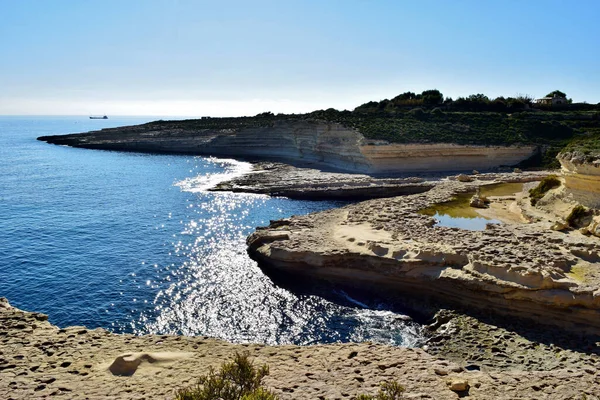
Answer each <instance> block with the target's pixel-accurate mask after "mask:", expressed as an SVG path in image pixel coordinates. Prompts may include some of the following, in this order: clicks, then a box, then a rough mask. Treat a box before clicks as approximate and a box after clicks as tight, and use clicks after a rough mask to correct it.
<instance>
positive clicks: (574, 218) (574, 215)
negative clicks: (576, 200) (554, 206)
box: [566, 204, 587, 228]
mask: <svg viewBox="0 0 600 400" xmlns="http://www.w3.org/2000/svg"><path fill="white" fill-rule="evenodd" d="M586 214H587V210H586V209H585V207H584V206H582V205H580V204H578V205H576V206H575V207H573V209H572V210H571V212H570V213H569V215H568V216H567V219H566V221H567V224H569V226H570V227H573V228H575V227H577V222H578V221H580V220H581V219H582V218H583V217H585V216H586Z"/></svg>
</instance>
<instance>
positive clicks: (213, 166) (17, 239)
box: [0, 116, 421, 346]
mask: <svg viewBox="0 0 600 400" xmlns="http://www.w3.org/2000/svg"><path fill="white" fill-rule="evenodd" d="M156 119H158V117H115V118H110V119H108V120H90V119H89V118H88V117H86V116H71V117H58V116H52V117H47V116H40V117H32V116H0V296H2V297H7V298H8V300H9V301H10V303H11V304H12V305H13V306H15V307H18V308H21V309H24V310H29V311H37V312H42V313H45V314H48V316H49V320H50V322H51V323H53V324H55V325H57V326H59V327H66V326H74V325H78V326H86V327H88V328H96V327H102V328H105V329H108V330H111V331H113V332H117V333H134V334H148V333H153V334H183V335H190V336H196V335H202V336H211V337H217V338H222V339H225V340H228V341H232V342H239V343H244V342H253V343H265V344H302V345H304V344H316V343H334V342H348V341H359V342H360V341H373V342H379V343H387V344H392V345H400V346H417V345H419V343H420V341H421V334H420V327H419V325H418V324H416V323H414V322H410V321H406V318H404V314H405V311H404V310H403V308H402V306H401V305H399V304H397V303H394V302H390V301H389V299H386V298H377V297H376V296H374V295H373V294H372V293H371V294H361V293H354V292H352V291H350V290H349V289H344V288H340V287H336V286H334V285H331V284H328V283H325V282H319V281H315V280H311V279H304V280H297V279H275V280H273V279H272V278H271V277H269V276H268V275H267V274H265V273H264V272H263V271H262V270H261V268H260V267H259V266H258V265H257V264H256V262H254V261H253V260H251V259H250V258H249V256H248V254H247V252H246V244H245V240H246V237H247V236H248V235H249V234H250V233H252V232H253V231H254V230H255V228H256V227H258V226H264V225H268V224H269V221H270V220H274V219H279V218H285V217H289V216H292V215H300V214H308V213H311V212H316V211H321V210H325V209H330V208H333V207H342V206H344V205H345V204H346V203H340V202H330V201H300V200H290V199H287V198H278V197H269V196H265V195H255V194H240V193H228V192H209V191H207V190H206V189H208V188H209V187H211V186H212V185H215V184H216V183H219V182H221V181H223V180H226V179H229V178H231V177H235V176H239V175H241V174H244V173H248V172H250V171H251V168H252V166H251V164H249V163H247V162H243V161H239V160H233V159H219V158H213V157H200V156H192V155H165V154H141V153H130V152H118V151H100V150H87V149H76V148H70V147H65V146H56V145H50V144H47V143H44V142H40V141H37V140H36V138H37V137H39V136H42V135H54V134H66V133H76V132H86V131H90V130H98V129H102V128H109V127H116V126H124V125H134V124H139V123H144V122H149V121H152V120H156Z"/></svg>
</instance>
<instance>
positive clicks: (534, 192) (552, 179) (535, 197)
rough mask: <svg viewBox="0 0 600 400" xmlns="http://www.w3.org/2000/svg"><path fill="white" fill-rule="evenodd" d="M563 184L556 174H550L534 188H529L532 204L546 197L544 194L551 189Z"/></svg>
mask: <svg viewBox="0 0 600 400" xmlns="http://www.w3.org/2000/svg"><path fill="white" fill-rule="evenodd" d="M560 185H561V183H560V180H559V179H558V177H557V176H556V175H548V176H547V177H545V178H544V179H542V180H541V181H540V183H539V184H538V185H537V186H536V187H535V188H533V189H531V190H529V198H530V201H531V205H532V206H535V205H536V204H537V202H538V201H539V200H540V199H541V198H542V197H544V195H545V194H546V193H547V192H548V191H549V190H550V189H554V188H557V187H559V186H560Z"/></svg>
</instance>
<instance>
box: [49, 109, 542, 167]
mask: <svg viewBox="0 0 600 400" xmlns="http://www.w3.org/2000/svg"><path fill="white" fill-rule="evenodd" d="M227 121H228V122H227ZM227 121H221V120H220V119H218V118H217V119H211V118H206V119H200V120H182V121H154V122H150V123H147V124H142V125H134V126H124V127H119V128H107V129H102V130H100V131H92V132H87V133H77V134H68V135H57V136H42V137H39V138H38V140H42V141H45V142H48V143H53V144H58V145H67V146H72V147H81V148H88V149H103V150H119V151H135V152H157V153H184V154H197V155H210V156H215V157H222V156H227V157H237V158H240V157H243V158H246V159H249V160H262V161H264V160H282V161H284V162H286V163H292V164H295V165H306V164H307V163H310V164H312V165H315V166H317V167H319V168H330V169H334V170H337V171H345V172H351V173H367V174H390V173H392V174H398V173H418V172H435V171H439V172H445V171H471V170H473V169H478V170H491V169H494V168H497V167H499V166H510V165H516V164H518V163H519V162H521V161H524V160H526V159H529V158H530V157H532V156H534V155H535V154H536V152H537V150H538V149H537V146H534V145H520V146H516V145H515V146H498V145H496V146H484V145H459V144H454V143H403V144H400V143H389V142H387V141H385V140H371V139H367V138H365V137H364V136H363V135H362V134H361V133H360V132H359V131H358V130H357V129H354V128H348V127H345V126H343V125H341V124H339V123H336V122H328V121H324V120H319V119H311V118H306V119H299V118H297V117H295V118H292V117H288V118H281V119H277V120H276V121H270V120H267V119H260V118H259V119H255V120H254V121H253V122H250V121H249V120H248V119H247V118H240V119H235V118H233V119H227Z"/></svg>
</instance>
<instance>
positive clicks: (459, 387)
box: [447, 378, 469, 392]
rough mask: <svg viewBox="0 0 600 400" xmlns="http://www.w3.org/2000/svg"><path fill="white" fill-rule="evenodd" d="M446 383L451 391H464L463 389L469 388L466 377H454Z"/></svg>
mask: <svg viewBox="0 0 600 400" xmlns="http://www.w3.org/2000/svg"><path fill="white" fill-rule="evenodd" d="M447 383H448V387H449V389H450V390H452V391H453V392H464V391H465V390H469V382H468V381H467V380H466V379H462V378H454V379H452V380H449V381H448V382H447Z"/></svg>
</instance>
